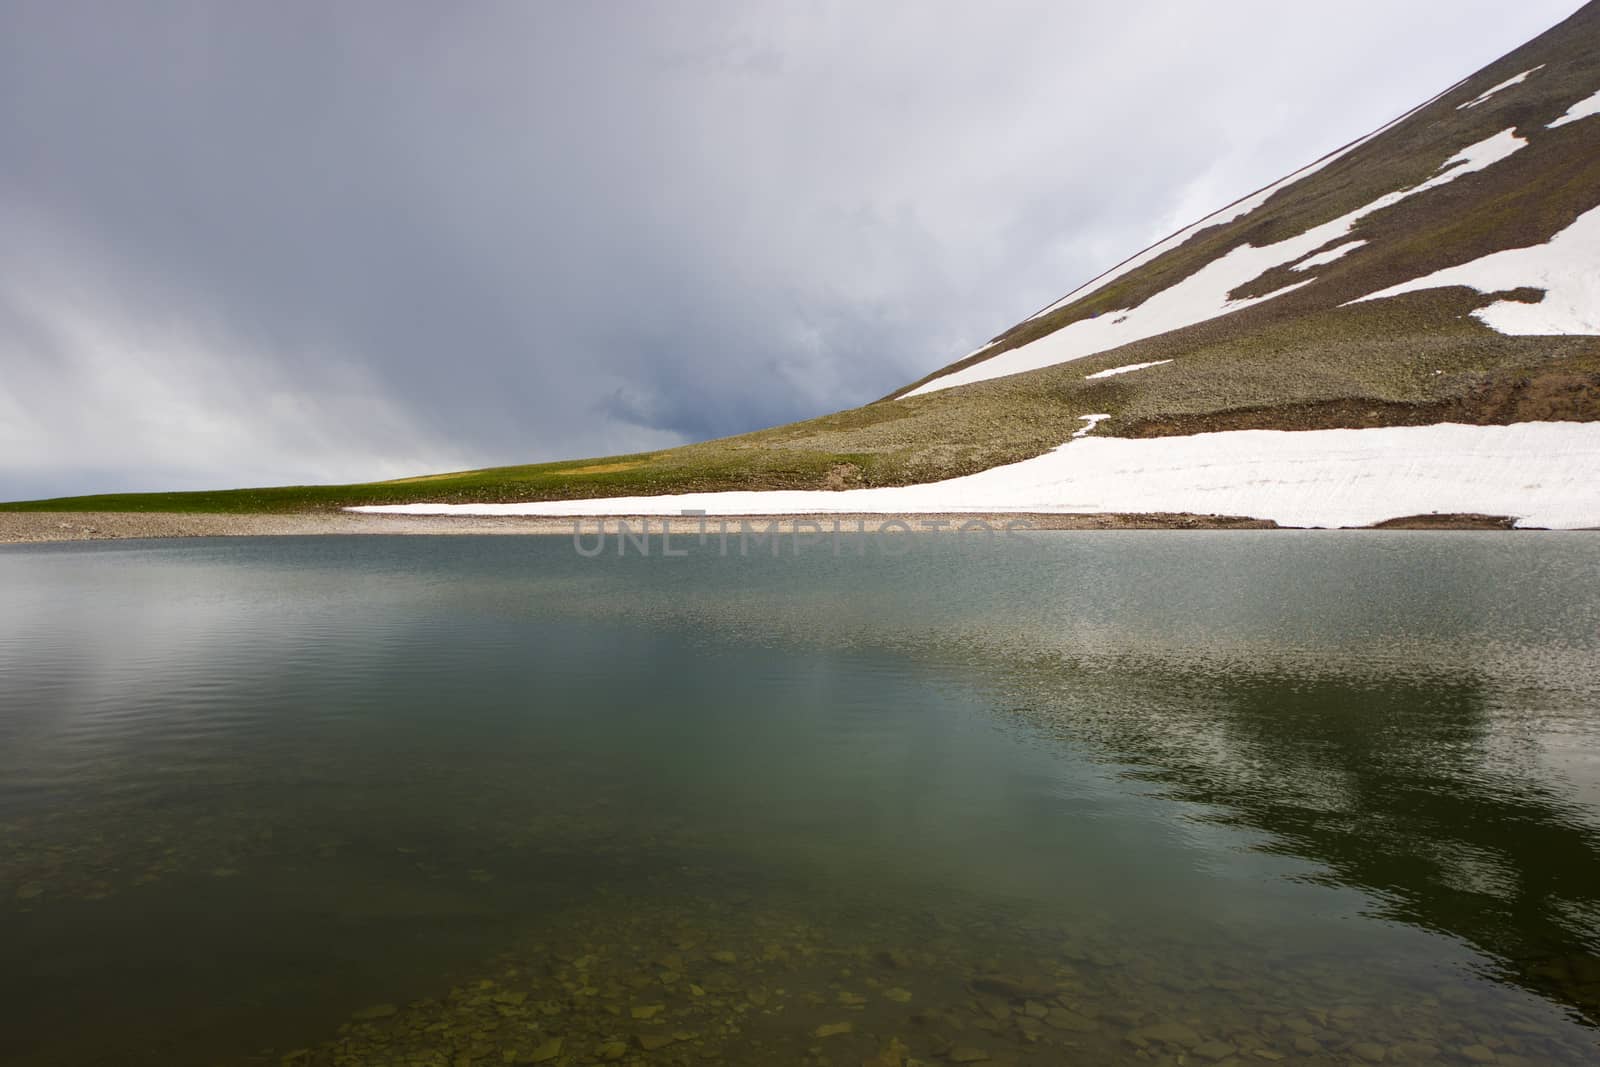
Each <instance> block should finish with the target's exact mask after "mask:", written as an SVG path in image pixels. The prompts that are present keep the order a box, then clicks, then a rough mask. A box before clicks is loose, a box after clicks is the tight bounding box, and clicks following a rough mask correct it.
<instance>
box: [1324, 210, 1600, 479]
mask: <svg viewBox="0 0 1600 1067" xmlns="http://www.w3.org/2000/svg"><path fill="white" fill-rule="evenodd" d="M1451 285H1465V286H1469V287H1471V288H1473V289H1476V290H1478V291H1479V292H1480V293H1500V292H1505V291H1507V290H1510V289H1521V288H1534V289H1543V290H1544V291H1545V295H1544V299H1543V300H1541V301H1540V302H1539V303H1537V304H1523V303H1520V302H1518V301H1515V300H1498V301H1496V302H1495V303H1493V304H1490V305H1489V306H1488V307H1486V308H1479V309H1478V310H1477V311H1474V312H1473V313H1472V314H1473V315H1474V316H1475V317H1476V318H1478V319H1479V320H1480V321H1481V322H1483V323H1484V324H1485V325H1487V326H1491V327H1493V328H1494V329H1496V330H1499V331H1500V332H1501V333H1504V334H1514V335H1549V334H1600V208H1591V209H1590V210H1588V211H1586V212H1584V213H1583V214H1582V215H1579V216H1578V217H1577V219H1575V220H1574V221H1573V223H1572V225H1571V226H1568V227H1567V228H1566V229H1564V230H1562V231H1561V232H1560V233H1558V234H1556V235H1555V236H1554V237H1552V238H1550V240H1549V241H1548V242H1546V243H1545V244H1541V245H1533V246H1531V247H1528V248H1509V249H1506V250H1505V251H1503V252H1491V253H1490V254H1489V255H1487V256H1483V257H1482V258H1480V259H1475V260H1472V261H1471V262H1470V263H1462V264H1460V265H1459V266H1455V267H1446V268H1445V269H1443V270H1439V271H1435V272H1434V273H1432V274H1429V275H1425V276H1424V277H1421V278H1413V279H1412V280H1411V281H1409V282H1401V283H1400V284H1399V285H1392V286H1390V287H1389V288H1387V289H1382V290H1379V291H1378V292H1376V293H1370V294H1368V295H1367V296H1363V297H1361V298H1359V299H1358V300H1352V301H1350V303H1352V304H1357V303H1361V302H1362V301H1366V300H1382V299H1384V298H1386V297H1391V296H1399V295H1400V294H1401V293H1414V292H1416V291H1417V290H1419V289H1441V288H1444V287H1446V286H1451ZM1597 474H1600V472H1597Z"/></svg>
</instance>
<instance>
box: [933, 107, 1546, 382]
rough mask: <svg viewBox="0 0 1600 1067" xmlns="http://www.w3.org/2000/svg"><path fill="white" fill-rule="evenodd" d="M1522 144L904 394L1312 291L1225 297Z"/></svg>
mask: <svg viewBox="0 0 1600 1067" xmlns="http://www.w3.org/2000/svg"><path fill="white" fill-rule="evenodd" d="M1527 144H1528V142H1527V141H1525V140H1523V139H1522V138H1520V137H1518V136H1517V135H1516V131H1515V130H1513V129H1508V130H1502V131H1501V132H1499V133H1497V134H1495V135H1494V136H1492V137H1487V138H1485V139H1483V140H1482V141H1479V142H1478V143H1477V144H1473V145H1469V146H1467V147H1466V148H1463V149H1462V150H1461V151H1460V152H1457V153H1456V154H1455V155H1453V156H1451V157H1450V158H1449V159H1447V160H1445V161H1444V163H1443V164H1442V165H1441V166H1440V168H1439V173H1437V174H1435V175H1434V176H1433V177H1432V178H1429V179H1428V180H1427V181H1425V182H1423V183H1422V184H1421V185H1417V186H1413V187H1412V188H1410V189H1402V190H1400V191H1398V192H1393V193H1387V194H1385V195H1383V196H1381V197H1379V198H1378V199H1376V200H1374V201H1373V202H1372V203H1370V204H1367V205H1366V206H1365V207H1361V208H1357V209H1356V210H1355V211H1352V212H1350V213H1349V214H1348V215H1343V216H1340V217H1339V218H1336V219H1334V220H1332V221H1331V222H1325V223H1323V224H1322V225H1321V226H1314V227H1312V228H1311V229H1309V230H1307V231H1306V232H1305V233H1302V234H1300V235H1299V236H1296V237H1289V238H1285V239H1284V240H1282V241H1279V242H1278V243H1276V244H1270V245H1263V246H1261V247H1259V248H1258V247H1256V246H1255V245H1249V244H1244V245H1239V246H1238V247H1236V248H1234V249H1232V250H1231V251H1229V252H1228V253H1227V254H1226V255H1224V256H1219V257H1218V258H1216V259H1214V260H1212V261H1211V262H1209V263H1207V264H1206V265H1205V266H1203V267H1201V268H1200V269H1199V270H1197V271H1195V272H1194V273H1193V274H1191V275H1189V276H1188V277H1187V278H1185V279H1183V280H1182V281H1180V282H1177V283H1176V284H1174V285H1172V286H1169V287H1168V288H1166V289H1163V290H1162V291H1161V292H1159V293H1157V294H1155V295H1154V296H1152V297H1150V298H1149V299H1148V300H1146V301H1145V302H1144V303H1142V304H1140V305H1138V306H1137V307H1135V308H1129V309H1124V310H1121V311H1116V312H1107V313H1105V314H1102V315H1097V316H1095V317H1093V318H1088V319H1079V320H1078V321H1077V322H1073V323H1069V324H1067V325H1066V326H1063V327H1062V328H1061V329H1059V330H1056V331H1055V332H1054V333H1049V334H1046V335H1045V336H1043V337H1041V338H1039V339H1038V340H1036V341H1030V342H1029V343H1027V344H1025V345H1022V346H1021V347H1019V348H1013V349H1010V350H1009V351H1006V352H1002V353H1000V354H999V355H997V356H994V357H992V358H990V359H987V360H984V361H983V362H981V363H975V364H973V365H972V366H970V367H965V368H963V369H961V370H957V371H952V372H950V373H949V374H945V375H942V376H941V377H938V378H935V379H933V380H932V381H930V382H925V383H924V384H922V385H920V386H918V387H917V388H915V389H912V390H911V391H910V392H908V393H906V394H905V395H906V396H920V395H922V394H924V393H932V392H937V391H938V390H940V389H951V388H954V387H956V386H958V385H969V384H971V383H973V382H982V381H988V380H989V379H991V378H1002V377H1005V376H1007V375H1011V374H1021V373H1023V372H1025V371H1031V370H1039V369H1040V368H1042V367H1052V366H1055V365H1056V364H1058V363H1069V362H1071V361H1072V360H1075V359H1083V358H1084V357H1085V356H1093V355H1098V354H1099V353H1101V352H1108V351H1110V350H1111V349H1113V348H1120V347H1121V346H1123V345H1127V344H1132V343H1133V342H1135V341H1143V340H1146V339H1148V338H1151V337H1157V336H1160V335H1161V334H1164V333H1171V332H1172V331H1173V330H1181V329H1183V328H1184V327H1186V326H1193V325H1195V324H1197V323H1201V322H1207V321H1209V320H1211V319H1216V318H1221V317H1222V316H1223V315H1231V314H1232V313H1233V312H1235V311H1243V310H1244V309H1245V308H1249V307H1254V306H1255V305H1257V304H1261V303H1265V302H1266V301H1268V300H1272V299H1275V298H1277V297H1280V296H1283V295H1284V294H1285V293H1290V292H1293V291H1294V290H1296V289H1299V288H1301V287H1302V286H1306V285H1310V284H1311V283H1312V282H1314V281H1316V278H1314V277H1312V278H1307V279H1306V280H1305V281H1303V282H1296V283H1294V284H1293V285H1286V286H1284V287H1282V288H1280V289H1276V290H1274V291H1273V292H1270V293H1267V294H1265V295H1263V296H1256V297H1244V298H1242V299H1238V300H1231V299H1229V294H1230V293H1232V292H1233V291H1234V290H1235V289H1238V288H1239V287H1240V286H1242V285H1245V284H1246V283H1248V282H1251V281H1253V280H1255V279H1256V278H1259V277H1261V276H1262V275H1263V274H1265V273H1266V272H1267V271H1269V270H1272V269H1273V268H1275V267H1281V266H1283V265H1285V264H1288V263H1293V262H1295V261H1297V260H1299V259H1301V258H1303V257H1305V256H1307V255H1309V254H1310V253H1312V252H1315V251H1316V250H1317V249H1319V248H1322V247H1323V246H1324V245H1327V244H1329V243H1331V242H1333V241H1335V240H1338V239H1339V238H1340V237H1344V236H1347V235H1348V234H1349V233H1350V230H1351V228H1352V227H1353V226H1354V225H1355V224H1356V223H1357V222H1359V221H1361V220H1362V219H1364V218H1366V217H1367V216H1368V215H1371V214H1373V213H1374V212H1377V211H1381V210H1383V209H1384V208H1388V207H1393V206H1394V205H1395V204H1398V203H1400V201H1402V200H1405V199H1406V198H1407V197H1412V196H1416V195H1417V194H1418V193H1423V192H1426V191H1428V190H1429V189H1436V188H1438V187H1439V186H1441V185H1446V184H1448V183H1450V182H1453V181H1455V180H1456V179H1458V178H1461V177H1464V176H1465V175H1468V174H1472V173H1475V172H1476V171H1480V170H1483V169H1484V168H1486V167H1489V166H1492V165H1494V164H1495V163H1498V162H1500V161H1501V160H1503V159H1505V158H1506V157H1507V156H1510V155H1511V154H1512V153H1514V152H1517V151H1519V150H1521V149H1523V148H1525V147H1527Z"/></svg>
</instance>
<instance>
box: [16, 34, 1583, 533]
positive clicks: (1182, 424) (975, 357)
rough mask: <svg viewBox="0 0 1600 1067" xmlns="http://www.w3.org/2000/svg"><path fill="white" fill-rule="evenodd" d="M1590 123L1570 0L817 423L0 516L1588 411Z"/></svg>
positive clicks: (816, 466) (465, 494)
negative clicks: (1483, 63) (899, 385)
mask: <svg viewBox="0 0 1600 1067" xmlns="http://www.w3.org/2000/svg"><path fill="white" fill-rule="evenodd" d="M1597 113H1600V3H1591V4H1590V5H1588V6H1586V7H1585V8H1583V9H1582V10H1581V11H1579V12H1578V13H1577V14H1575V15H1574V16H1572V17H1571V18H1570V19H1568V20H1567V21H1566V22H1564V23H1562V24H1561V25H1560V26H1557V27H1555V28H1554V29H1552V30H1551V31H1549V32H1548V33H1546V34H1544V35H1542V36H1540V37H1539V38H1537V39H1535V40H1534V41H1532V42H1530V43H1528V44H1527V45H1524V46H1523V47H1521V48H1519V49H1517V50H1516V51H1514V52H1512V53H1511V54H1509V55H1508V56H1506V57H1505V58H1503V59H1501V60H1499V61H1498V62H1496V63H1494V64H1491V65H1490V66H1489V67H1486V68H1485V69H1484V70H1482V71H1480V72H1478V73H1477V74H1475V75H1473V76H1472V77H1470V78H1468V79H1466V80H1464V81H1463V82H1461V83H1460V84H1458V85H1456V86H1453V87H1451V88H1450V89H1448V90H1446V91H1445V92H1443V93H1441V94H1440V95H1439V96H1437V97H1435V98H1434V99H1433V100H1431V101H1429V102H1427V103H1425V104H1423V105H1421V106H1420V107H1418V108H1416V109H1414V110H1413V111H1411V112H1409V113H1407V114H1406V115H1404V116H1401V117H1400V118H1399V119H1397V120H1396V121H1394V122H1393V123H1390V124H1389V125H1388V126H1386V127H1384V128H1383V129H1382V130H1380V131H1377V132H1376V133H1374V134H1373V135H1371V136H1369V137H1367V138H1364V139H1362V140H1361V141H1358V142H1356V143H1354V144H1352V145H1347V146H1344V147H1343V148H1341V149H1339V150H1338V151H1336V152H1333V153H1330V154H1329V155H1328V156H1326V157H1324V158H1323V159H1322V160H1319V161H1317V162H1316V163H1314V164H1312V165H1311V166H1308V167H1306V168H1303V169H1302V170H1301V171H1299V172H1297V173H1296V174H1294V175H1290V176H1289V177H1288V178H1286V179H1284V180H1283V181H1281V182H1279V183H1276V184H1275V185H1274V186H1271V187H1269V188H1267V189H1265V190H1262V191H1260V192H1259V193H1257V194H1254V195H1252V196H1250V197H1247V198H1245V199H1244V200H1242V201H1240V202H1238V203H1237V204H1234V205H1231V206H1230V207H1228V208H1226V209H1224V210H1222V211H1220V212H1218V213H1216V214H1215V215H1213V216H1211V217H1210V218H1208V219H1205V220H1202V221H1201V222H1199V223H1197V224H1195V225H1194V226H1191V227H1189V228H1188V229H1186V230H1185V231H1183V232H1181V233H1180V234H1177V235H1174V236H1173V237H1172V238H1169V239H1168V240H1166V241H1164V242H1161V243H1160V244H1158V245H1157V246H1154V247H1153V248H1151V249H1147V250H1145V251H1144V252H1142V253H1140V254H1139V255H1137V256H1135V257H1132V258H1131V259H1130V260H1129V261H1127V262H1125V263H1124V264H1121V265H1119V266H1118V267H1116V268H1113V269H1112V270H1111V271H1108V272H1106V274H1104V275H1102V276H1101V277H1100V278H1098V279H1095V280H1094V281H1091V282H1090V283H1088V284H1087V285H1084V286H1081V287H1079V289H1077V290H1075V291H1073V292H1072V293H1069V294H1068V295H1067V296H1066V297H1063V298H1062V300H1060V301H1057V302H1056V303H1055V304H1052V305H1051V306H1050V307H1048V308H1046V309H1043V310H1042V311H1041V312H1039V313H1038V314H1036V315H1034V316H1032V317H1030V318H1028V319H1026V320H1024V321H1023V322H1020V323H1018V324H1016V325H1015V326H1013V327H1011V328H1010V329H1009V330H1006V331H1005V332H1003V333H1001V334H999V335H998V336H997V337H996V338H995V339H994V340H993V341H992V342H991V343H990V344H988V345H986V346H985V347H984V348H982V349H980V350H979V351H978V352H976V353H973V354H972V355H970V356H968V357H966V358H965V359H962V360H960V361H958V362H956V363H953V364H951V365H949V366H947V367H944V368H942V369H940V370H938V371H936V372H934V373H932V374H930V375H928V376H927V377H925V378H923V379H921V380H920V381H918V382H914V383H912V384H910V385H908V386H907V387H906V388H905V389H902V390H900V391H899V392H897V393H895V394H893V395H891V396H890V397H887V398H885V399H884V400H881V401H878V402H876V403H873V404H869V405H866V406H865V407H862V408H857V409H854V410H851V411H846V412H841V413H839V414H836V415H831V416H826V417H824V418H821V419H815V420H810V421H808V422H803V423H797V424H794V425H790V426H783V427H778V428H775V429H771V430H765V431H761V432H758V433H754V434H747V435H742V436H739V437H733V438H727V439H723V440H720V441H712V442H706V443H703V444H698V445H691V446H687V447H685V448H680V449H672V450H668V451H664V452H659V453H651V454H645V455H638V456H625V457H610V458H608V459H604V460H586V461H577V462H572V463H561V464H541V465H536V466H531V467H512V468H497V469H492V470H485V471H475V472H465V473H462V474H456V475H441V476H435V477H431V478H425V479H412V480H407V481H404V482H389V483H376V484H370V485H362V486H325V487H310V488H306V487H289V488H283V489H268V490H242V491H234V492H230V493H211V494H152V495H124V496H118V497H110V498H77V499H71V500H59V501H49V502H35V503H32V504H26V505H6V506H7V507H12V508H18V507H22V508H36V509H44V508H48V509H69V508H94V507H98V508H102V509H108V510H123V509H127V510H140V509H157V510H244V511H252V510H278V509H295V508H305V507H327V506H346V505H356V504H400V503H412V502H418V501H423V502H441V503H455V504H462V503H472V502H517V501H548V500H573V499H594V498H599V497H617V496H656V495H661V494H669V493H684V492H713V491H720V490H765V489H801V490H837V489H849V488H857V487H886V486H902V485H911V484H915V483H923V482H931V481H938V480H942V479H949V478H954V477H958V476H963V475H970V474H974V473H976V472H979V471H984V470H987V469H989V468H994V467H997V466H1000V465H1006V464H1015V463H1018V462H1019V461H1023V460H1030V459H1032V458H1034V457H1043V456H1045V454H1047V453H1050V452H1051V451H1052V450H1055V449H1057V448H1058V447H1059V446H1061V445H1062V444H1063V442H1067V441H1070V440H1072V439H1074V438H1075V437H1077V436H1078V435H1079V431H1080V430H1081V429H1083V427H1084V419H1085V417H1086V416H1088V415H1091V414H1092V415H1097V416H1104V417H1103V418H1098V419H1096V420H1095V421H1094V424H1093V426H1092V433H1093V436H1094V437H1095V438H1147V437H1171V436H1182V435H1192V434H1196V433H1201V432H1209V431H1232V430H1249V429H1271V430H1330V429H1335V428H1361V427H1397V426H1426V425H1431V424H1438V423H1443V422H1454V423H1467V424H1477V425H1495V424H1509V423H1517V422H1529V421H1552V420H1554V421H1577V422H1589V423H1600V336H1597V335H1600V214H1597V211H1600V114H1597ZM1517 250H1523V251H1517ZM1463 283H1464V284H1463ZM1386 294H1387V295H1386ZM1374 297H1377V298H1376V299H1374ZM1572 462H1577V463H1579V465H1580V468H1581V465H1582V463H1583V462H1584V460H1583V459H1582V457H1581V456H1580V457H1579V458H1578V459H1576V460H1572ZM1597 473H1600V472H1597ZM1596 480H1597V481H1600V477H1597V479H1596ZM663 503H665V502H663ZM1174 510H1175V509H1174Z"/></svg>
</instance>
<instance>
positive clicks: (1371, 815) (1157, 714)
mask: <svg viewBox="0 0 1600 1067" xmlns="http://www.w3.org/2000/svg"><path fill="white" fill-rule="evenodd" d="M1029 690H1031V691H1028V692H1027V695H1026V697H1025V698H1024V699H1023V702H1022V703H1021V704H1020V705H1019V708H1018V711H1019V713H1021V714H1023V715H1024V716H1026V717H1027V718H1028V719H1029V721H1031V722H1033V723H1034V724H1036V725H1037V726H1038V727H1039V728H1041V729H1042V730H1044V731H1046V732H1048V733H1051V734H1054V735H1055V736H1057V737H1060V738H1062V739H1066V740H1070V741H1071V742H1072V743H1075V744H1077V743H1082V742H1084V741H1088V742H1090V743H1092V744H1093V745H1095V746H1096V747H1097V748H1100V749H1102V750H1103V751H1104V753H1105V758H1107V759H1109V760H1112V761H1114V762H1116V763H1117V764H1119V765H1121V766H1122V767H1124V768H1126V773H1127V774H1128V775H1129V776H1130V777H1132V778H1135V779H1138V780H1142V781H1146V782H1150V783H1153V784H1156V785H1158V786H1160V787H1161V789H1162V792H1163V794H1164V795H1165V796H1167V797H1169V798H1170V799H1173V800H1177V801H1184V802H1189V803H1194V804H1198V805H1202V806H1203V808H1202V810H1203V812H1204V814H1203V817H1204V818H1206V819H1208V820H1214V821H1216V822H1218V823H1221V824H1226V825H1230V826H1238V827H1246V828H1250V829H1253V830H1259V831H1263V832H1264V833H1265V834H1267V835H1268V837H1267V838H1266V840H1265V841H1263V842H1262V843H1261V844H1260V845H1259V846H1258V847H1259V848H1261V849H1263V850H1265V851H1270V852H1275V853H1281V854H1286V855H1294V856H1298V857H1302V858H1304V859H1308V860H1311V861H1314V862H1315V863H1316V864H1317V865H1318V867H1317V871H1316V873H1315V874H1314V875H1311V876H1310V877H1312V878H1314V879H1315V880H1317V881H1321V882H1324V883H1327V884H1335V885H1342V886H1350V887H1355V888H1359V889H1362V890H1366V891H1370V892H1371V893H1372V894H1373V899H1374V904H1373V907H1372V914H1373V916H1374V917H1376V918H1382V919H1389V920H1395V921H1400V922H1405V923H1408V924H1411V925H1414V926H1417V927H1420V928H1422V929H1426V930H1430V931H1435V932H1437V933H1440V934H1444V935H1448V936H1450V937H1455V938H1460V939H1462V940H1464V941H1466V942H1467V943H1469V944H1471V945H1472V946H1473V947H1474V948H1476V949H1477V950H1479V951H1480V952H1482V953H1484V954H1485V956H1486V957H1487V964H1486V965H1487V966H1488V967H1489V968H1490V969H1491V970H1492V971H1493V973H1495V974H1496V975H1497V976H1499V977H1502V978H1504V979H1506V980H1510V981H1515V982H1517V983H1519V984H1521V985H1523V986H1525V987H1527V988H1529V989H1531V990H1535V991H1537V992H1539V993H1541V994H1544V995H1547V996H1551V997H1555V998H1557V999H1559V1000H1560V1001H1562V1002H1563V1003H1566V1004H1569V1005H1571V1006H1572V1007H1573V1008H1574V1009H1575V1010H1576V1011H1578V1012H1579V1013H1581V1014H1582V1015H1583V1016H1584V1017H1586V1018H1587V1019H1588V1020H1589V1021H1590V1022H1600V927H1597V925H1596V923H1595V917H1596V915H1600V833H1597V829H1600V827H1597V822H1596V817H1595V812H1594V810H1593V809H1591V808H1588V807H1585V806H1582V805H1578V804H1575V803H1573V802H1572V800H1571V799H1570V796H1569V794H1568V791H1566V790H1563V789H1561V788H1560V787H1559V783H1552V782H1550V781H1547V780H1545V779H1544V778H1542V777H1541V776H1540V775H1539V774H1538V773H1536V772H1537V770H1538V769H1539V766H1540V763H1541V759H1540V757H1541V749H1542V748H1543V747H1544V746H1546V745H1548V744H1550V743H1551V741H1552V738H1550V737H1547V736H1540V728H1539V720H1538V718H1537V717H1536V716H1531V715H1529V713H1528V711H1527V709H1526V708H1524V707H1519V706H1517V705H1516V704H1515V703H1512V704H1510V705H1508V704H1507V703H1506V702H1505V701H1506V694H1505V693H1504V692H1503V691H1501V690H1499V689H1498V688H1496V687H1495V686H1493V685H1490V684H1488V683H1486V682H1485V681H1483V680H1482V679H1475V678H1473V677H1470V676H1463V675H1461V674H1459V673H1452V674H1433V673H1429V672H1427V671H1426V670H1425V669H1419V668H1418V667H1417V665H1412V670H1410V671H1409V672H1407V673H1404V674H1395V675H1389V676H1384V675H1381V674H1373V673H1370V672H1368V673H1363V674H1361V675H1358V676H1350V675H1339V674H1329V673H1328V672H1326V670H1325V669H1323V668H1322V667H1321V666H1320V665H1319V664H1316V663H1310V664H1308V665H1307V669H1306V670H1305V671H1303V672H1301V673H1299V674H1296V673H1294V672H1292V671H1284V670H1282V668H1281V667H1280V668H1279V669H1278V670H1274V671H1270V672H1259V673H1251V672H1248V671H1246V670H1243V669H1241V668H1240V667H1239V666H1238V665H1237V664H1232V665H1230V667H1229V669H1228V670H1227V673H1226V677H1225V678H1219V677H1217V676H1215V675H1213V674H1211V673H1206V672H1201V673H1195V672H1192V671H1190V672H1184V671H1173V670H1171V669H1170V668H1168V667H1165V666H1162V665H1146V666H1144V667H1142V668H1133V667H1131V666H1130V665H1129V664H1127V663H1126V662H1123V663H1118V664H1115V665H1107V666H1105V667H1103V668H1102V669H1099V670H1091V669H1086V668H1084V667H1082V666H1080V667H1078V668H1077V669H1076V670H1061V669H1060V668H1059V667H1058V668H1057V669H1056V670H1054V671H1050V670H1041V671H1039V672H1038V673H1037V674H1036V675H1035V676H1034V678H1033V685H1032V686H1031V687H1029ZM1107 709H1114V710H1111V711H1110V712H1108V711H1107ZM1555 743H1556V744H1560V743H1562V742H1561V739H1560V738H1556V739H1555Z"/></svg>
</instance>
